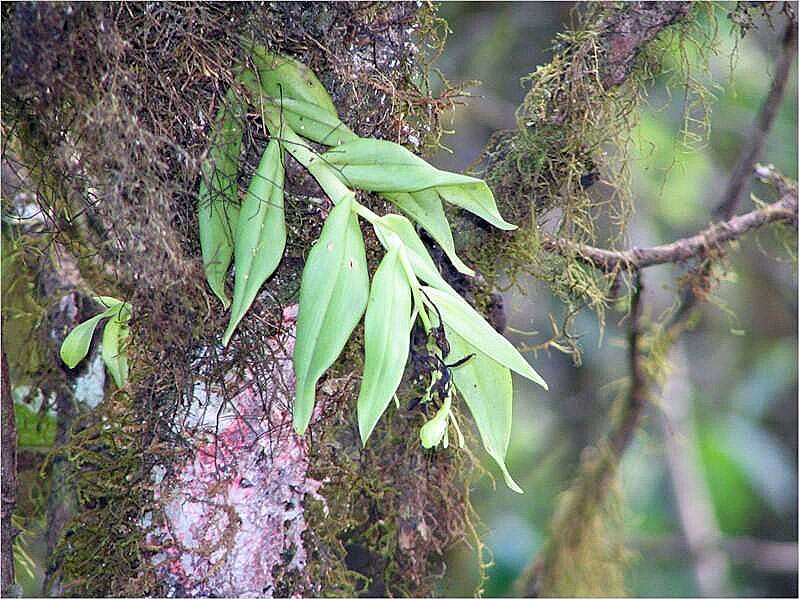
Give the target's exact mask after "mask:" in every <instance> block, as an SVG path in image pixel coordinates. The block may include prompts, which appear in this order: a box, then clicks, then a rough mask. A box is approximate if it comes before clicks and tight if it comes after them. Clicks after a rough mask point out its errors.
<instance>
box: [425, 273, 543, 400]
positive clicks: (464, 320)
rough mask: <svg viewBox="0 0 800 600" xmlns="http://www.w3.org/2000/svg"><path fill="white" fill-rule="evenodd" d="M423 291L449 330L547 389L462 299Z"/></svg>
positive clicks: (456, 296)
mask: <svg viewBox="0 0 800 600" xmlns="http://www.w3.org/2000/svg"><path fill="white" fill-rule="evenodd" d="M423 290H424V291H425V293H426V294H427V295H428V298H430V300H431V301H432V302H433V303H434V304H435V305H436V307H437V308H438V309H439V312H441V313H442V319H443V320H444V323H445V325H447V326H449V327H450V329H452V330H453V331H455V332H456V333H458V335H460V336H461V337H463V338H464V339H465V340H466V341H467V342H469V343H470V344H472V345H473V346H475V347H476V348H480V349H481V352H483V353H484V354H486V355H487V356H489V357H490V358H493V359H494V360H496V361H497V362H499V363H500V364H501V365H503V366H505V367H508V368H509V369H511V370H512V371H516V372H517V373H519V374H520V375H522V376H523V377H527V378H528V379H530V380H531V381H534V382H536V383H538V384H539V385H541V386H542V387H543V388H544V389H547V384H546V383H545V381H544V379H542V378H541V376H540V375H539V374H538V373H537V372H536V371H534V369H533V367H531V366H530V365H529V364H528V361H526V360H525V359H524V358H523V357H522V355H521V354H520V353H519V352H518V351H517V349H516V348H514V346H513V345H512V344H511V342H509V341H508V340H507V339H506V338H504V337H503V336H502V335H500V334H499V333H497V331H496V330H495V329H494V328H493V327H492V326H491V325H489V324H488V323H487V322H486V321H484V319H483V317H482V316H481V315H480V313H478V311H476V310H475V309H474V308H472V307H471V306H470V305H469V304H468V303H467V301H466V300H464V299H463V298H462V297H461V296H459V295H458V294H456V293H455V292H453V291H451V290H448V291H442V290H438V289H436V288H432V287H424V288H423Z"/></svg>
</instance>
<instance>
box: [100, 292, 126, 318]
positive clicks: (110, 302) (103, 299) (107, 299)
mask: <svg viewBox="0 0 800 600" xmlns="http://www.w3.org/2000/svg"><path fill="white" fill-rule="evenodd" d="M93 298H94V301H95V302H99V303H100V304H102V305H103V307H104V308H106V309H108V308H114V307H115V306H119V305H120V304H122V300H117V299H116V298H114V297H113V296H93ZM125 310H127V311H128V316H129V317H130V308H127V306H126V308H125Z"/></svg>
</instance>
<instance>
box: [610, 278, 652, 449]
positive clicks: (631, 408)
mask: <svg viewBox="0 0 800 600" xmlns="http://www.w3.org/2000/svg"><path fill="white" fill-rule="evenodd" d="M632 285H633V295H632V297H631V311H630V315H629V316H628V319H629V325H628V366H629V369H630V377H631V385H630V388H629V389H628V396H627V398H626V400H625V404H624V406H623V407H622V411H621V414H620V419H619V421H618V422H617V425H616V427H615V428H614V429H613V430H612V431H611V433H610V434H609V436H608V444H609V446H610V448H611V449H612V450H613V451H614V453H615V454H616V455H617V456H618V457H621V456H622V454H623V453H624V452H625V449H626V448H627V447H628V444H630V442H631V439H633V433H634V432H635V431H636V427H637V425H638V424H639V420H640V418H641V415H642V411H643V410H644V408H645V406H646V405H647V387H648V386H647V376H646V374H645V372H644V367H643V365H642V349H641V338H642V333H643V332H642V324H641V320H642V301H641V300H642V289H643V287H644V286H643V285H642V275H641V273H640V272H639V271H636V273H635V275H634V278H633V284H632Z"/></svg>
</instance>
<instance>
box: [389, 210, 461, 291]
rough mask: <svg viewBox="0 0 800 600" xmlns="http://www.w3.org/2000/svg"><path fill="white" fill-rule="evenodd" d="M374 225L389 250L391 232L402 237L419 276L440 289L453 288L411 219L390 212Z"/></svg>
mask: <svg viewBox="0 0 800 600" xmlns="http://www.w3.org/2000/svg"><path fill="white" fill-rule="evenodd" d="M373 225H374V227H375V233H376V234H377V236H378V239H379V240H380V242H381V244H383V246H384V247H385V248H386V249H387V250H388V249H389V248H390V244H389V240H388V234H389V233H390V232H391V233H394V234H396V235H397V237H399V238H400V241H401V242H403V245H404V246H405V250H406V256H408V260H409V262H410V263H411V268H412V269H413V270H414V274H415V275H416V276H417V277H419V278H420V279H422V280H423V281H426V282H428V284H429V285H432V286H435V287H438V288H440V289H443V290H449V289H451V288H450V286H449V285H448V283H447V282H446V281H445V280H444V278H443V277H442V276H441V275H440V274H439V270H438V269H437V268H436V265H435V264H434V262H433V259H431V257H430V254H428V250H427V249H426V248H425V244H423V243H422V240H421V239H419V236H418V235H417V232H416V231H414V226H413V225H412V224H411V221H409V220H408V219H406V218H405V217H404V216H402V215H393V214H388V215H384V216H382V217H380V218H379V219H377V220H376V221H375V223H373Z"/></svg>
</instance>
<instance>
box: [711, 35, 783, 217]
mask: <svg viewBox="0 0 800 600" xmlns="http://www.w3.org/2000/svg"><path fill="white" fill-rule="evenodd" d="M796 56H797V24H796V23H795V22H793V21H792V20H791V19H789V23H788V24H787V25H786V31H785V32H784V34H783V39H782V43H781V54H780V56H779V57H778V62H777V65H776V67H775V75H774V76H773V78H772V84H771V85H770V88H769V93H768V94H767V97H766V98H765V99H764V103H763V104H762V105H761V110H760V111H759V113H758V116H757V117H756V120H755V121H754V122H753V124H752V125H751V127H750V132H749V134H748V136H747V138H746V140H747V141H746V142H745V145H744V148H743V149H742V151H741V152H740V154H739V162H738V163H736V167H735V168H734V170H733V173H732V174H731V178H730V180H729V181H728V187H727V188H726V189H725V193H724V194H723V196H722V199H721V200H720V202H719V204H718V205H717V208H716V209H715V210H714V216H715V217H717V218H719V219H730V218H731V216H733V214H734V213H735V212H736V206H737V205H738V204H739V198H741V196H742V190H743V189H744V185H745V183H746V182H747V180H748V178H749V177H750V174H751V173H752V172H753V165H754V163H755V161H756V159H757V158H758V155H759V154H760V152H761V148H762V147H763V146H764V142H765V141H766V139H767V134H768V133H769V131H770V129H772V124H773V122H774V121H775V116H776V115H777V114H778V108H780V105H781V101H782V100H783V95H784V92H785V91H786V82H787V81H788V80H789V71H790V70H791V68H792V63H793V62H794V59H795V58H796Z"/></svg>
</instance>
